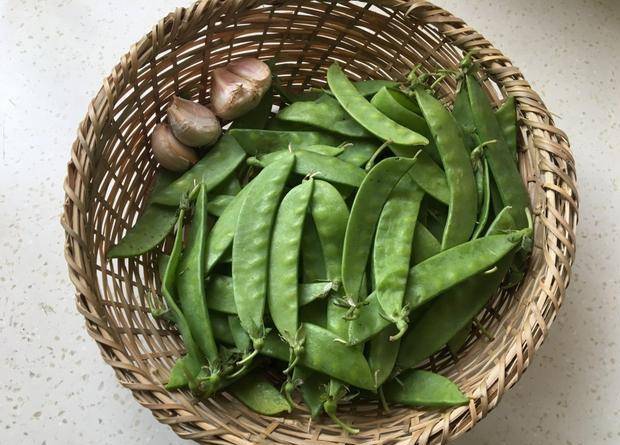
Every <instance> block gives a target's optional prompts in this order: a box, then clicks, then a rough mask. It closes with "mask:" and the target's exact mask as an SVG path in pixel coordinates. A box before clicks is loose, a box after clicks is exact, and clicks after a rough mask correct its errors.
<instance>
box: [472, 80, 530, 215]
mask: <svg viewBox="0 0 620 445" xmlns="http://www.w3.org/2000/svg"><path fill="white" fill-rule="evenodd" d="M467 90H468V92H469V101H470V103H471V108H472V111H473V116H474V122H475V124H476V131H477V133H478V136H479V138H480V140H482V141H491V140H495V141H496V143H495V144H492V145H489V146H488V147H486V149H485V156H486V158H487V160H488V161H489V167H490V169H491V173H492V175H493V179H494V180H495V184H496V185H497V189H498V191H499V195H500V197H501V202H502V205H503V206H510V207H511V208H512V212H513V218H514V220H515V222H516V223H517V226H518V227H526V226H527V218H526V216H525V212H524V209H526V208H529V203H530V201H529V196H528V193H527V189H526V188H525V185H524V184H523V180H522V179H521V175H520V174H519V170H518V169H517V167H516V165H515V162H514V158H513V154H512V153H511V151H510V148H509V147H508V144H507V143H506V139H505V138H504V134H503V132H502V129H501V127H500V125H499V122H498V120H497V116H495V113H494V111H493V108H492V107H491V103H490V101H489V98H488V97H487V95H486V94H485V93H484V91H483V90H482V87H481V86H480V84H479V83H478V81H477V80H476V78H475V77H474V76H473V75H471V74H468V75H467Z"/></svg>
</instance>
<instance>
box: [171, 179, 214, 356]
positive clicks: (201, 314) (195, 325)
mask: <svg viewBox="0 0 620 445" xmlns="http://www.w3.org/2000/svg"><path fill="white" fill-rule="evenodd" d="M206 237H207V188H206V186H205V184H204V183H202V184H200V185H199V186H198V195H197V196H196V201H195V205H194V215H193V217H192V222H191V225H190V230H189V236H188V240H187V243H186V244H187V245H186V247H185V250H184V252H183V255H182V258H181V262H180V263H179V267H178V271H177V292H178V299H179V305H180V307H181V311H182V312H183V314H184V315H185V318H186V319H187V323H188V325H189V328H190V330H191V333H192V337H193V338H194V339H195V340H196V343H198V347H199V348H200V350H201V352H202V354H203V356H204V357H206V359H207V361H208V362H209V364H210V365H211V366H214V365H216V363H217V362H218V359H219V357H218V350H217V345H216V344H215V339H214V338H213V332H212V329H211V322H210V319H209V310H208V309H207V300H206V294H205V286H204V277H205V256H206Z"/></svg>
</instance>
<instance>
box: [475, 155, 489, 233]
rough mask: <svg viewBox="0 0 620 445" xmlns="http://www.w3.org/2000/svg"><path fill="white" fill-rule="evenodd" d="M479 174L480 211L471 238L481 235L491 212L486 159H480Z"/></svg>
mask: <svg viewBox="0 0 620 445" xmlns="http://www.w3.org/2000/svg"><path fill="white" fill-rule="evenodd" d="M479 174H480V175H481V176H482V203H481V204H480V211H479V212H478V222H477V223H476V228H475V230H474V233H473V235H472V238H473V239H476V238H478V237H479V236H480V235H482V232H483V230H484V228H485V227H486V225H487V221H488V219H489V213H490V212H491V178H490V174H489V163H488V161H487V160H486V159H484V160H483V161H482V169H481V171H480V172H479Z"/></svg>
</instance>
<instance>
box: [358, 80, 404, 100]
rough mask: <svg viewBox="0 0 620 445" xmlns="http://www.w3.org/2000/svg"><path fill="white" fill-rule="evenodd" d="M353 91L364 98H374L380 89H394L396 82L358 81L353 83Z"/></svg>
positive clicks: (396, 85)
mask: <svg viewBox="0 0 620 445" xmlns="http://www.w3.org/2000/svg"><path fill="white" fill-rule="evenodd" d="M353 85H355V89H356V90H357V92H358V93H360V94H361V95H362V96H364V97H368V96H374V95H375V94H376V93H377V92H378V91H379V90H381V89H382V88H396V87H398V82H395V81H393V80H385V79H370V80H359V81H357V82H353Z"/></svg>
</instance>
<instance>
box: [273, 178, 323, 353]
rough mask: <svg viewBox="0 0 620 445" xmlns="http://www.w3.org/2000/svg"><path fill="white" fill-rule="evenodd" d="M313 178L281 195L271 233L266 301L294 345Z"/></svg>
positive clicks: (283, 333)
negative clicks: (302, 251) (302, 238)
mask: <svg viewBox="0 0 620 445" xmlns="http://www.w3.org/2000/svg"><path fill="white" fill-rule="evenodd" d="M313 187H314V180H313V179H310V180H308V181H304V182H302V183H301V184H300V185H298V186H296V187H294V188H292V189H291V190H290V191H289V192H288V193H287V194H286V195H285V196H284V199H282V202H281V203H280V207H279V209H278V212H277V215H276V220H275V223H274V226H273V233H272V235H271V247H270V250H269V273H268V277H269V278H268V285H267V302H268V304H269V313H270V314H271V319H272V320H273V323H274V325H275V327H276V329H277V330H278V332H280V334H281V335H282V337H283V338H284V339H285V340H286V341H287V342H288V343H289V344H291V346H292V347H293V346H294V344H295V343H296V338H295V337H296V334H297V329H298V328H299V286H298V284H297V283H298V269H299V251H300V247H301V237H302V232H303V227H304V221H305V219H306V213H307V210H308V206H309V205H310V198H311V197H312V189H313Z"/></svg>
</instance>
